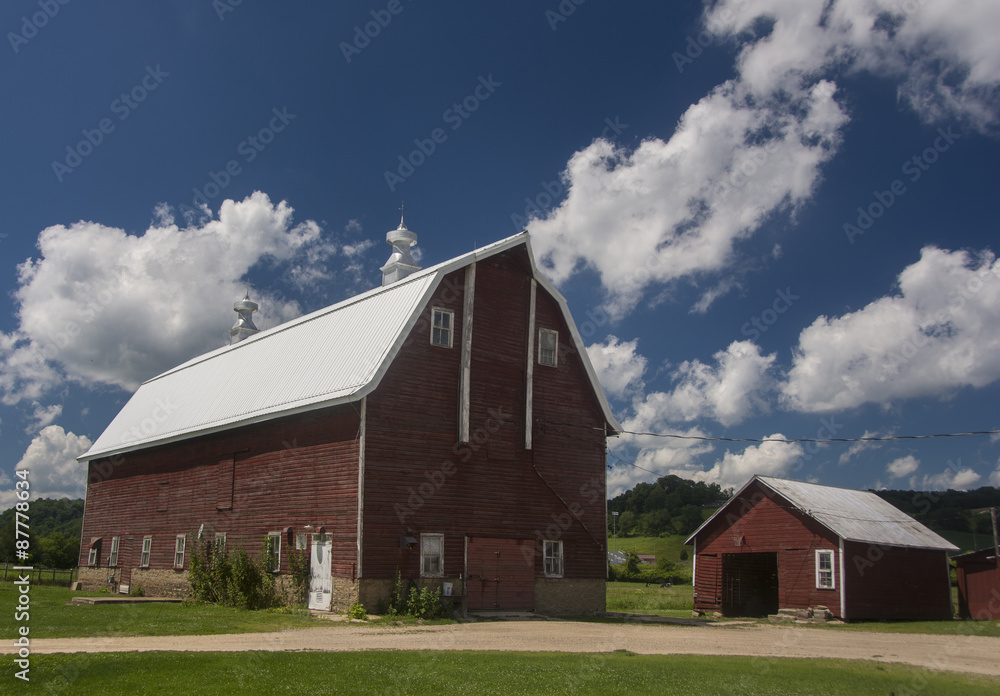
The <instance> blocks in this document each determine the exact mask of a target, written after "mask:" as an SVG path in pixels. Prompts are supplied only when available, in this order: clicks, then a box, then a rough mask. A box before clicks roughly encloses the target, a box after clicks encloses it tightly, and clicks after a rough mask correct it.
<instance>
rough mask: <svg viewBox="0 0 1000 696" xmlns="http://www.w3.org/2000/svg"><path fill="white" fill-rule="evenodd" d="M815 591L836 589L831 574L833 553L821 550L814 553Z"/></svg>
mask: <svg viewBox="0 0 1000 696" xmlns="http://www.w3.org/2000/svg"><path fill="white" fill-rule="evenodd" d="M816 589H818V590H835V589H836V581H835V580H834V574H833V551H828V550H823V549H821V550H819V551H817V552H816Z"/></svg>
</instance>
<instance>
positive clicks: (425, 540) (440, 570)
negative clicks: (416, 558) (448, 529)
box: [420, 534, 444, 578]
mask: <svg viewBox="0 0 1000 696" xmlns="http://www.w3.org/2000/svg"><path fill="white" fill-rule="evenodd" d="M435 544H436V545H437V550H436V551H435V550H434V549H433V548H432V547H433V546H434V545H435ZM435 560H436V561H437V570H435V569H434V567H433V566H434V562H435ZM420 577H422V578H441V577H444V534H421V535H420Z"/></svg>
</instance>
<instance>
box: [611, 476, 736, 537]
mask: <svg viewBox="0 0 1000 696" xmlns="http://www.w3.org/2000/svg"><path fill="white" fill-rule="evenodd" d="M732 495H733V489H732V488H727V489H722V488H721V487H720V486H719V484H717V483H704V482H702V481H688V480H687V479H682V478H681V477H679V476H674V475H673V474H671V475H669V476H661V477H660V478H658V479H656V482H655V483H639V484H637V485H636V486H635V488H633V489H631V490H628V491H625V492H624V493H622V494H621V495H618V496H615V497H614V498H612V499H611V500H609V501H608V533H609V534H611V533H615V532H616V531H617V534H618V536H620V537H622V536H624V537H629V536H660V535H671V534H682V535H687V534H690V533H691V532H693V531H694V530H696V529H697V528H698V527H700V526H701V523H702V522H703V521H704V519H705V516H704V509H705V508H713V509H714V508H718V507H720V506H721V505H722V504H723V503H725V502H726V501H727V500H729V498H730V497H732ZM615 512H617V513H618V519H617V521H616V520H615V516H614V514H613V513H615Z"/></svg>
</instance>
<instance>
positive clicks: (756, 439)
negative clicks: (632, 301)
mask: <svg viewBox="0 0 1000 696" xmlns="http://www.w3.org/2000/svg"><path fill="white" fill-rule="evenodd" d="M543 422H545V423H549V424H551V425H561V426H564V427H567V428H582V429H584V430H602V428H595V427H593V426H589V425H577V424H575V423H558V422H556V421H550V420H545V421H543ZM618 433H619V434H621V435H638V436H642V437H663V438H672V439H676V440H703V441H706V442H784V443H792V442H886V441H889V440H927V439H931V438H939V437H969V436H972V435H1000V430H973V431H970V432H967V433H933V434H929V435H885V436H882V437H826V438H818V437H817V438H812V437H796V438H780V437H708V436H706V435H677V434H674V433H644V432H636V431H633V430H619V431H618Z"/></svg>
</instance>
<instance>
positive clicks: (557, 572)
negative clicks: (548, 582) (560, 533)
mask: <svg viewBox="0 0 1000 696" xmlns="http://www.w3.org/2000/svg"><path fill="white" fill-rule="evenodd" d="M542 547H543V548H542V551H543V554H542V555H543V558H544V559H545V577H547V578H561V577H562V576H563V543H562V542H561V541H552V540H550V539H546V540H545V541H543V542H542Z"/></svg>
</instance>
